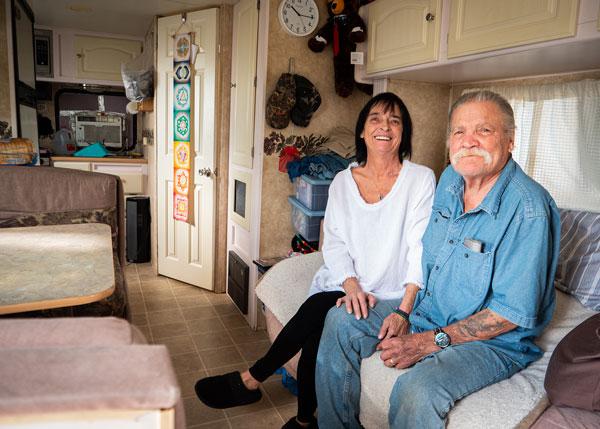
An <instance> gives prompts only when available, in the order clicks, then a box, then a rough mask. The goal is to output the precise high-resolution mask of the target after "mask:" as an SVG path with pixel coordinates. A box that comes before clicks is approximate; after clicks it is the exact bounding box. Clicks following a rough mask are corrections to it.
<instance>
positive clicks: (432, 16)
mask: <svg viewBox="0 0 600 429" xmlns="http://www.w3.org/2000/svg"><path fill="white" fill-rule="evenodd" d="M433 20H435V15H434V14H433V13H428V14H427V15H425V21H427V22H431V21H433Z"/></svg>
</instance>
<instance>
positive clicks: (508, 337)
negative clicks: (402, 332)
mask: <svg viewBox="0 0 600 429" xmlns="http://www.w3.org/2000/svg"><path fill="white" fill-rule="evenodd" d="M463 191H464V181H463V179H462V177H461V176H460V175H459V174H457V173H456V172H455V171H454V169H453V168H452V167H451V166H450V167H448V168H447V169H446V170H445V171H444V173H443V174H442V177H441V178H440V182H439V184H438V187H437V191H436V194H435V199H434V202H433V211H432V213H431V219H430V221H429V225H428V226H427V230H426V231H425V234H424V236H423V259H422V265H423V278H424V279H425V287H424V288H423V289H422V290H421V291H420V292H419V294H418V296H417V300H416V303H415V307H414V310H413V311H412V314H411V317H410V322H411V324H412V326H413V330H414V331H416V332H422V331H424V330H430V329H434V328H436V327H438V326H439V327H442V328H443V327H445V326H447V325H449V324H451V323H454V322H456V321H459V320H462V319H465V318H467V317H469V316H471V315H472V314H475V313H477V312H478V311H481V310H483V309H486V308H489V309H490V310H492V311H494V312H495V313H497V314H499V315H500V316H502V317H504V318H505V319H507V320H509V321H510V322H512V323H514V324H516V325H517V328H515V329H514V330H512V331H510V332H507V333H505V334H502V335H499V336H497V337H495V338H493V339H491V340H487V341H486V344H489V345H490V346H491V347H493V348H495V349H497V350H498V351H501V352H503V353H504V354H506V355H508V357H510V358H511V359H512V360H513V361H515V362H516V363H517V364H518V365H520V366H522V367H525V366H526V365H528V364H529V363H530V362H533V361H534V360H536V359H538V358H539V357H540V356H541V351H540V349H539V348H538V347H537V346H536V345H535V344H534V342H533V340H534V339H535V338H536V337H537V336H538V335H539V334H540V333H541V332H542V330H543V328H544V327H545V326H546V325H547V324H548V323H549V322H550V319H551V318H552V313H553V311H554V305H555V294H554V287H553V279H554V273H555V271H556V263H557V260H558V252H559V241H560V217H559V214H558V209H557V208H556V204H555V203H554V200H553V199H552V197H551V196H550V195H549V194H548V192H547V191H546V190H545V189H544V188H543V187H542V186H541V185H539V184H538V183H537V182H535V181H534V180H533V179H531V178H530V177H528V176H527V175H526V174H525V173H524V172H523V170H521V168H520V167H519V166H518V165H517V163H516V162H514V161H513V160H512V159H510V160H509V161H508V163H507V164H506V166H505V167H504V169H503V171H502V172H501V174H500V177H499V178H498V180H497V181H496V183H495V184H494V186H493V187H492V189H491V190H490V192H489V193H488V195H486V197H485V198H484V200H483V201H482V202H481V204H480V205H479V206H478V207H476V208H474V209H473V210H470V211H469V212H467V213H463ZM465 239H467V245H465ZM469 240H476V241H479V242H481V244H482V248H481V251H475V250H472V249H473V246H469ZM432 341H433V338H432Z"/></svg>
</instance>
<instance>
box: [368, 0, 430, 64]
mask: <svg viewBox="0 0 600 429" xmlns="http://www.w3.org/2000/svg"><path fill="white" fill-rule="evenodd" d="M441 10H442V0H378V1H376V2H375V3H373V4H372V5H371V6H370V7H369V19H368V25H367V28H368V29H369V37H368V55H367V73H375V72H379V71H384V70H390V69H393V68H397V67H403V66H407V65H413V64H422V63H426V62H430V61H436V60H437V59H438V49H439V45H440V28H441Z"/></svg>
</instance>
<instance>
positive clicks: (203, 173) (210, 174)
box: [198, 168, 217, 177]
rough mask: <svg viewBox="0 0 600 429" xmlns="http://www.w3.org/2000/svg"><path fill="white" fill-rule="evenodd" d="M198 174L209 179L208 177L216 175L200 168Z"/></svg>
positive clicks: (208, 169)
mask: <svg viewBox="0 0 600 429" xmlns="http://www.w3.org/2000/svg"><path fill="white" fill-rule="evenodd" d="M198 173H199V174H200V175H201V176H206V177H210V176H212V175H213V174H214V175H215V176H216V175H217V173H216V172H215V171H212V170H211V169H210V168H201V169H199V170H198Z"/></svg>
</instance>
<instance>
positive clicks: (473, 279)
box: [448, 244, 494, 304]
mask: <svg viewBox="0 0 600 429" xmlns="http://www.w3.org/2000/svg"><path fill="white" fill-rule="evenodd" d="M493 257H494V255H493V252H482V253H480V252H475V251H473V250H471V249H469V248H467V247H465V245H464V244H459V245H458V246H457V247H456V249H455V250H454V252H453V253H452V256H451V258H450V261H448V268H449V269H450V270H451V272H452V273H451V283H452V284H453V285H455V289H454V292H456V295H455V296H454V297H450V299H451V300H454V299H456V300H457V301H456V302H457V304H460V303H461V301H462V303H465V302H474V301H476V302H474V304H476V303H477V304H479V303H482V302H483V300H484V299H485V297H486V295H487V291H488V289H489V286H490V281H491V270H492V261H493Z"/></svg>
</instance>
